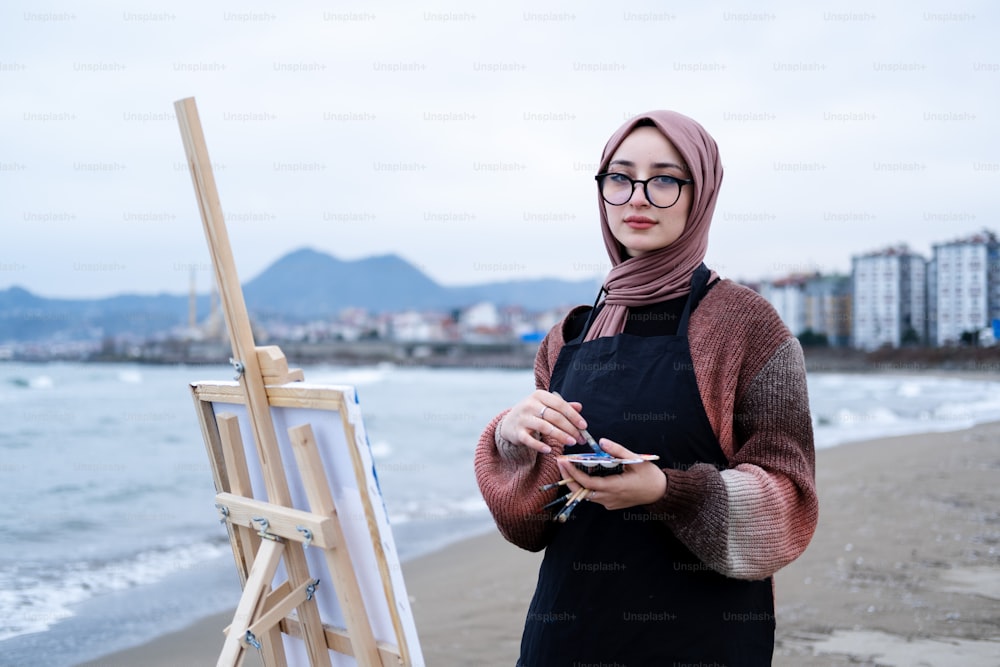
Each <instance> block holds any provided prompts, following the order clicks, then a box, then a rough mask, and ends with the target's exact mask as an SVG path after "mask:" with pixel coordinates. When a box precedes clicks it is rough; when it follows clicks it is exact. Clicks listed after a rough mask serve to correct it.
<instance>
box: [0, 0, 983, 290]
mask: <svg viewBox="0 0 1000 667" xmlns="http://www.w3.org/2000/svg"><path fill="white" fill-rule="evenodd" d="M82 5H85V6H82ZM998 8H1000V4H998V3H996V2H992V1H989V0H984V1H982V2H962V1H961V0H960V1H959V2H955V3H948V4H943V3H940V2H895V3H867V2H864V3H863V2H857V3H851V2H831V3H829V4H814V3H802V2H790V1H789V2H774V3H737V2H728V3H662V2H641V1H640V2H627V3H615V2H600V3H597V2H593V3H584V2H563V3H545V2H521V3H518V2H504V3H490V5H489V6H483V7H479V6H477V5H470V4H469V3H460V2H450V3H436V2H419V1H418V2H413V3H405V2H398V3H388V2H386V3H382V2H380V3H369V4H365V3H360V2H358V3H347V4H344V3H337V2H332V1H328V2H311V1H308V0H306V1H303V2H289V3H277V2H266V3H265V2H256V3H249V4H245V5H244V4H241V3H239V2H233V1H231V0H227V1H225V2H219V3H215V2H190V1H188V0H178V1H172V2H163V3H154V2H145V3H139V2H124V1H122V2H101V1H94V2H87V3H69V2H58V1H53V2H42V3H39V2H35V1H33V0H8V1H7V2H5V3H3V5H2V8H0V90H2V91H3V92H2V99H3V104H2V106H0V224H2V230H3V232H2V234H3V235H2V242H0V288H6V287H10V286H13V285H20V286H23V287H25V288H27V289H29V290H31V291H33V292H36V293H38V294H41V295H44V296H50V297H79V296H106V295H112V294H118V293H122V292H139V293H154V292H161V291H166V292H173V293H183V292H185V291H186V290H187V289H188V282H189V274H190V270H191V267H192V266H193V267H195V268H196V269H197V281H198V289H199V291H205V290H207V288H208V284H209V280H210V276H211V272H210V271H209V266H208V261H209V260H208V252H207V250H206V247H205V240H204V236H203V233H202V228H201V222H200V220H199V218H198V212H197V206H196V202H195V198H194V194H193V190H192V187H191V181H190V177H189V175H188V172H187V167H186V165H185V164H184V153H183V147H182V143H181V138H180V134H179V131H178V129H177V123H176V120H175V118H174V115H173V102H174V101H175V100H178V99H180V98H184V97H189V96H194V97H195V98H196V100H197V103H198V106H199V109H200V112H201V119H202V123H203V125H204V128H205V133H206V136H207V140H208V146H209V150H210V153H211V156H212V159H213V161H214V162H215V164H216V165H217V169H216V178H217V180H218V184H219V189H220V194H221V199H222V204H223V208H224V209H225V211H226V214H227V224H228V227H229V230H230V235H231V239H232V243H233V251H234V253H235V256H236V261H237V265H238V267H239V271H240V277H241V278H242V279H243V280H248V279H250V278H252V277H253V276H255V275H256V274H257V273H259V272H260V271H261V270H263V269H264V268H266V266H267V265H268V264H270V263H271V262H272V261H274V260H276V259H277V258H278V257H280V256H281V255H282V254H284V253H286V252H288V251H290V250H293V249H296V248H300V247H304V246H309V247H313V248H315V249H317V250H321V251H324V252H329V253H331V254H333V255H335V256H337V257H340V258H343V259H353V258H359V257H365V256H369V255H375V254H384V253H397V254H399V255H401V256H403V257H404V258H405V259H407V260H409V261H410V262H412V263H413V264H415V265H416V266H418V267H419V268H420V269H422V270H424V271H425V272H426V273H428V274H429V275H430V276H431V277H432V278H434V279H435V280H437V281H438V282H440V283H443V284H472V283H481V282H488V281H494V280H505V279H518V278H526V277H541V276H554V277H563V278H569V279H582V278H587V277H592V276H599V275H603V273H604V272H606V270H607V268H608V264H607V256H606V254H605V252H604V248H603V245H602V243H601V240H600V238H601V237H600V233H599V231H598V227H597V225H598V217H597V203H596V195H595V186H594V182H593V178H592V176H593V174H594V173H595V169H596V164H597V161H598V158H599V156H600V152H601V149H602V147H603V145H604V143H605V141H606V140H607V138H608V136H610V134H611V133H612V132H613V131H614V130H615V129H616V128H617V127H618V126H619V125H620V124H621V123H622V122H623V121H624V120H625V119H626V118H628V117H630V116H632V115H633V114H635V113H638V112H641V111H645V110H648V109H652V108H669V109H674V110H677V111H680V112H682V113H686V114H687V115H689V116H692V117H693V118H695V119H697V120H699V121H700V122H701V123H702V124H703V125H704V126H705V127H706V129H708V131H709V132H710V133H711V134H712V135H713V136H714V137H715V138H716V140H717V141H718V143H719V146H720V150H721V153H722V159H723V164H724V165H725V169H726V174H725V180H724V182H723V187H722V193H721V196H720V200H719V205H718V208H717V210H716V214H715V220H714V222H713V227H712V234H711V242H710V248H709V254H708V261H709V263H710V264H711V265H712V266H713V267H714V268H715V269H716V270H717V271H719V273H721V274H722V275H724V276H727V277H730V278H735V279H743V280H750V279H759V278H768V277H780V276H782V275H785V274H787V273H789V272H792V271H810V270H820V271H824V272H833V271H840V272H847V271H849V269H850V256H851V255H852V254H858V253H863V252H867V251H871V250H876V249H880V248H883V247H885V246H888V245H890V244H897V243H901V242H907V243H909V244H910V246H911V247H912V248H913V249H915V250H916V251H918V252H921V253H923V254H925V255H929V254H930V252H931V245H932V244H933V243H936V242H940V241H946V240H951V239H954V238H956V237H960V236H965V235H968V234H971V233H973V232H976V231H978V230H981V229H983V228H984V227H986V228H990V229H994V230H997V229H998V228H1000V224H998V215H997V214H998V209H1000V204H998V202H1000V197H998V192H1000V113H998V112H1000V46H998V41H997V37H996V34H997V29H998V27H1000V20H998V19H1000V16H998V15H1000V9H998Z"/></svg>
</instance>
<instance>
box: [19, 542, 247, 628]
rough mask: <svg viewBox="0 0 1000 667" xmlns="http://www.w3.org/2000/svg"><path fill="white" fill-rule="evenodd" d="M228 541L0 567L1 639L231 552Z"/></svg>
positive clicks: (43, 624) (64, 616) (48, 622)
mask: <svg viewBox="0 0 1000 667" xmlns="http://www.w3.org/2000/svg"><path fill="white" fill-rule="evenodd" d="M230 554H231V550H230V548H229V545H228V544H227V543H222V544H220V543H210V542H198V543H194V544H187V545H183V546H178V547H174V548H170V549H153V550H149V551H143V552H141V553H138V554H135V555H133V556H132V557H130V558H128V559H125V560H115V561H109V562H103V563H94V562H70V563H65V564H61V565H51V566H50V567H49V569H46V566H45V565H44V564H37V563H34V564H30V565H23V564H18V565H14V566H12V567H8V568H4V569H0V641H3V640H5V639H10V638H11V637H17V636H18V635H23V634H28V633H32V632H42V631H44V630H47V629H48V628H50V627H51V626H52V625H54V624H55V623H57V622H58V621H60V620H62V619H64V618H69V617H70V616H72V615H73V611H72V607H73V605H75V604H78V603H80V602H83V601H84V600H87V599H90V598H93V597H97V596H99V595H102V594H105V593H110V592H112V591H120V590H124V589H128V588H133V587H135V586H142V585H146V584H151V583H154V582H157V581H160V580H162V579H164V578H166V577H167V576H169V575H170V574H173V573H174V572H178V571H180V570H184V569H187V568H190V567H194V566H196V565H198V564H200V563H204V562H205V561H207V560H211V559H213V558H218V557H220V556H226V555H230Z"/></svg>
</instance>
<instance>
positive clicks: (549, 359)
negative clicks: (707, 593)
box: [475, 280, 818, 579]
mask: <svg viewBox="0 0 1000 667" xmlns="http://www.w3.org/2000/svg"><path fill="white" fill-rule="evenodd" d="M574 312H576V311H574ZM567 317H568V316H567ZM565 322H566V320H565V319H564V320H563V321H562V323H560V324H558V325H556V326H555V327H553V328H552V329H551V330H550V331H549V332H548V334H547V335H546V336H545V338H544V339H543V340H542V342H541V345H540V346H539V349H538V354H537V356H536V357H535V386H536V387H537V388H539V389H546V390H547V389H548V387H549V380H550V378H551V375H552V369H553V367H554V366H555V363H556V359H557V358H558V356H559V351H560V350H561V349H562V346H563V344H564V342H565V341H564V337H563V326H564V324H565ZM688 341H689V345H690V348H691V357H692V361H693V363H694V369H695V376H696V378H697V382H698V390H699V393H700V394H701V399H702V403H703V404H704V406H705V410H706V412H707V414H708V419H709V422H710V423H711V425H712V430H713V431H714V432H715V435H716V437H717V438H718V440H719V444H720V445H721V447H722V451H723V452H724V453H725V455H726V458H727V459H728V460H729V467H728V469H725V470H721V471H720V470H719V469H718V468H716V467H715V466H714V465H711V464H707V463H706V464H697V465H694V466H692V467H690V468H688V469H687V470H676V469H670V470H669V471H667V470H665V471H664V474H665V475H666V476H667V490H666V492H665V494H664V495H663V497H662V498H661V499H659V500H658V501H656V502H654V503H652V504H650V505H647V507H648V509H649V510H650V512H651V513H652V514H653V516H655V517H658V518H659V520H661V521H663V523H664V524H665V525H666V527H667V529H669V530H671V531H673V533H674V535H676V536H677V538H678V539H680V540H681V541H682V542H683V543H684V544H685V545H686V546H687V547H688V549H690V550H691V552H692V553H694V554H695V555H696V556H697V557H698V558H699V559H700V560H701V561H702V562H704V563H705V564H706V565H708V566H709V567H711V568H712V569H714V570H716V571H717V572H720V573H722V574H724V575H726V576H729V577H734V578H738V579H762V578H765V577H768V576H770V575H772V574H773V573H774V572H776V571H777V570H779V569H780V568H782V567H784V566H785V565H787V564H788V563H790V562H791V561H793V560H795V558H797V557H798V556H799V555H800V554H801V553H802V552H803V551H805V548H806V546H807V545H808V544H809V541H810V539H812V535H813V532H814V531H815V529H816V521H817V518H818V503H817V498H816V487H815V455H814V451H813V434H812V419H811V417H810V413H809V400H808V395H807V387H806V372H805V362H804V359H803V356H802V348H801V347H800V346H799V343H798V340H796V339H795V337H793V336H792V335H791V333H790V332H789V330H788V328H787V327H786V326H785V325H784V324H783V323H782V321H781V319H780V318H779V317H778V315H777V313H776V312H775V311H774V309H773V308H772V307H771V305H770V304H769V303H768V302H767V301H766V300H765V299H764V298H763V297H761V296H760V295H758V294H757V293H756V292H754V291H752V290H750V289H749V288H746V287H743V286H741V285H738V284H736V283H733V282H732V281H730V280H723V281H721V282H719V283H718V284H716V285H715V286H714V287H713V288H712V289H711V290H710V291H709V292H708V294H706V295H705V297H704V299H703V300H702V301H701V303H700V304H699V305H698V307H697V308H696V309H695V311H694V312H693V313H692V314H691V319H690V322H689V326H688ZM508 411H509V410H505V411H504V412H502V413H500V414H499V415H497V416H496V417H495V418H494V419H493V420H492V421H491V422H490V424H489V425H488V426H487V427H486V430H485V431H483V434H482V435H481V436H480V439H479V444H478V446H477V448H476V455H475V472H476V479H477V481H478V483H479V488H480V490H481V491H482V494H483V498H484V499H485V500H486V504H487V505H488V506H489V508H490V511H491V512H492V514H493V518H494V520H495V521H496V524H497V527H498V528H499V530H500V532H501V533H502V534H503V536H504V537H505V538H506V539H507V540H509V541H510V542H512V543H514V544H516V545H517V546H519V547H521V548H523V549H527V550H530V551H539V550H541V549H543V548H544V547H545V546H546V544H548V541H549V538H550V536H551V533H552V531H553V530H555V526H554V524H553V522H552V521H551V520H547V519H548V517H549V515H548V514H546V513H544V512H543V511H542V510H541V507H542V506H543V505H544V504H545V503H546V502H548V501H549V500H551V492H549V493H546V492H542V491H539V488H538V487H539V486H540V485H543V484H547V483H550V482H554V481H556V480H558V479H559V477H560V474H559V470H558V468H557V466H556V461H555V457H556V456H557V455H558V454H561V453H562V445H561V444H560V443H559V442H556V441H554V440H546V444H548V445H549V446H551V447H552V453H551V454H538V453H536V452H535V451H534V450H530V449H528V448H526V447H522V446H520V445H515V444H512V443H508V442H507V441H505V440H504V439H503V438H500V437H499V435H498V434H497V427H498V424H499V423H500V420H501V419H502V418H503V417H504V415H506V414H507V412H508ZM640 449H641V447H640Z"/></svg>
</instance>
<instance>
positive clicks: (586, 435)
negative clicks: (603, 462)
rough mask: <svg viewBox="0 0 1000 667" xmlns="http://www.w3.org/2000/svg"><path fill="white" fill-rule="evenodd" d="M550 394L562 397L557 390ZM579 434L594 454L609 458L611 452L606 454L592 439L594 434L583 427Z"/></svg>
mask: <svg viewBox="0 0 1000 667" xmlns="http://www.w3.org/2000/svg"><path fill="white" fill-rule="evenodd" d="M552 395H553V396H555V397H556V398H562V396H560V395H559V392H557V391H554V392H552ZM580 434H581V435H582V436H583V439H584V440H586V441H587V444H588V445H590V448H591V449H593V450H594V453H595V454H597V455H598V456H606V457H608V458H611V454H608V453H607V452H606V451H604V450H603V449H601V446H600V445H599V444H597V441H596V440H594V436H592V435H590V433H589V432H588V431H587V429H585V428H582V429H580Z"/></svg>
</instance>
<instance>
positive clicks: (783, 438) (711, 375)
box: [651, 290, 818, 579]
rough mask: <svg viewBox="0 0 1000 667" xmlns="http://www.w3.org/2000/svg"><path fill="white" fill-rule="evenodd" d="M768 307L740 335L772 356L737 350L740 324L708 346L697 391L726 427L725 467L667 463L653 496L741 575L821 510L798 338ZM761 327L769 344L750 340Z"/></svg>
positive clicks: (708, 555)
mask: <svg viewBox="0 0 1000 667" xmlns="http://www.w3.org/2000/svg"><path fill="white" fill-rule="evenodd" d="M720 291H721V290H720ZM705 305H708V304H705ZM753 305H757V304H753ZM709 307H710V306H709ZM767 308H768V309H769V306H768V307H767ZM743 312H746V311H743ZM765 316H766V317H765V320H769V321H767V322H766V324H768V325H769V326H761V325H762V323H761V322H759V321H758V322H751V323H750V326H748V327H746V332H745V336H746V337H747V338H748V339H749V340H750V341H754V343H755V344H754V345H752V346H751V347H750V349H751V356H752V353H753V352H758V351H759V350H760V348H761V347H763V348H764V349H770V350H771V351H772V352H771V354H770V356H769V357H766V358H764V359H763V360H760V361H756V360H753V359H748V358H747V356H742V357H741V355H739V354H734V352H733V351H734V349H738V348H739V345H733V343H734V341H740V340H741V339H742V338H743V335H742V334H741V333H740V332H739V330H738V329H739V328H738V327H737V330H735V331H732V330H731V331H726V332H725V335H722V336H716V337H713V342H712V343H711V345H712V346H718V348H719V352H718V354H717V355H716V354H712V353H708V354H707V356H708V358H709V359H710V362H704V363H703V368H705V369H708V370H705V373H704V375H705V376H706V377H704V378H702V377H699V386H700V387H701V388H702V394H703V398H704V397H705V395H706V394H707V395H709V396H714V397H715V400H714V401H711V402H709V401H706V408H707V410H708V412H709V417H710V421H713V426H715V428H716V431H717V434H719V433H721V434H722V435H723V438H722V440H723V442H722V445H723V450H724V451H726V453H727V456H728V458H729V464H730V465H729V467H728V468H727V469H725V470H722V471H719V470H717V469H716V468H715V467H714V466H711V465H695V466H693V467H691V468H689V469H687V470H668V471H667V492H666V494H665V496H664V497H663V498H662V499H661V500H659V501H657V502H656V503H654V504H653V505H651V509H652V510H653V511H654V512H655V513H657V514H658V515H659V516H662V517H664V520H665V521H666V522H667V524H668V525H669V527H670V528H671V530H672V531H673V532H674V534H675V535H677V537H678V538H679V539H680V540H681V541H682V542H684V543H685V544H686V545H687V547H688V548H689V549H691V551H692V552H693V553H694V554H695V555H697V556H698V557H699V558H700V559H701V560H702V561H703V562H704V563H705V564H706V565H708V566H709V567H711V568H713V569H714V570H716V571H718V572H720V573H722V574H725V575H727V576H730V577H734V578H738V579H762V578H765V577H768V576H770V575H772V574H774V573H775V572H776V571H777V570H779V569H780V568H782V567H784V566H785V565H787V564H788V563H790V562H791V561H793V560H794V559H795V558H797V557H798V556H799V555H801V554H802V552H803V551H804V550H805V548H806V546H808V544H809V541H810V540H811V539H812V535H813V532H814V531H815V528H816V522H817V519H818V502H817V497H816V490H815V455H814V450H813V435H812V419H811V416H810V412H809V401H808V392H807V386H806V372H805V361H804V359H803V356H802V348H801V347H800V346H799V343H798V341H797V340H796V339H795V338H794V337H792V336H791V335H790V334H789V333H788V332H787V329H785V328H784V326H783V325H781V324H780V320H777V324H774V320H776V319H777V318H776V315H773V314H772V313H765ZM692 326H694V322H693V320H692ZM768 329H770V332H769V335H764V336H763V337H764V338H766V339H767V340H766V341H765V342H766V343H767V344H766V345H762V344H761V343H760V340H759V338H758V339H757V340H756V341H755V340H754V339H755V338H756V337H758V336H760V335H761V332H762V331H765V332H767V331H768ZM719 333H721V332H719V331H717V332H716V334H719ZM755 334H756V336H755ZM715 338H721V339H722V342H718V341H716V340H715ZM702 358H703V359H704V356H703V357H702ZM723 360H724V361H723ZM727 364H729V365H730V367H729V368H727V367H726V366H727ZM695 365H696V367H698V366H699V364H698V362H697V361H696V364H695ZM748 369H750V372H747V370H748ZM734 385H735V386H734ZM719 387H722V388H723V389H718V388H719Z"/></svg>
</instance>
